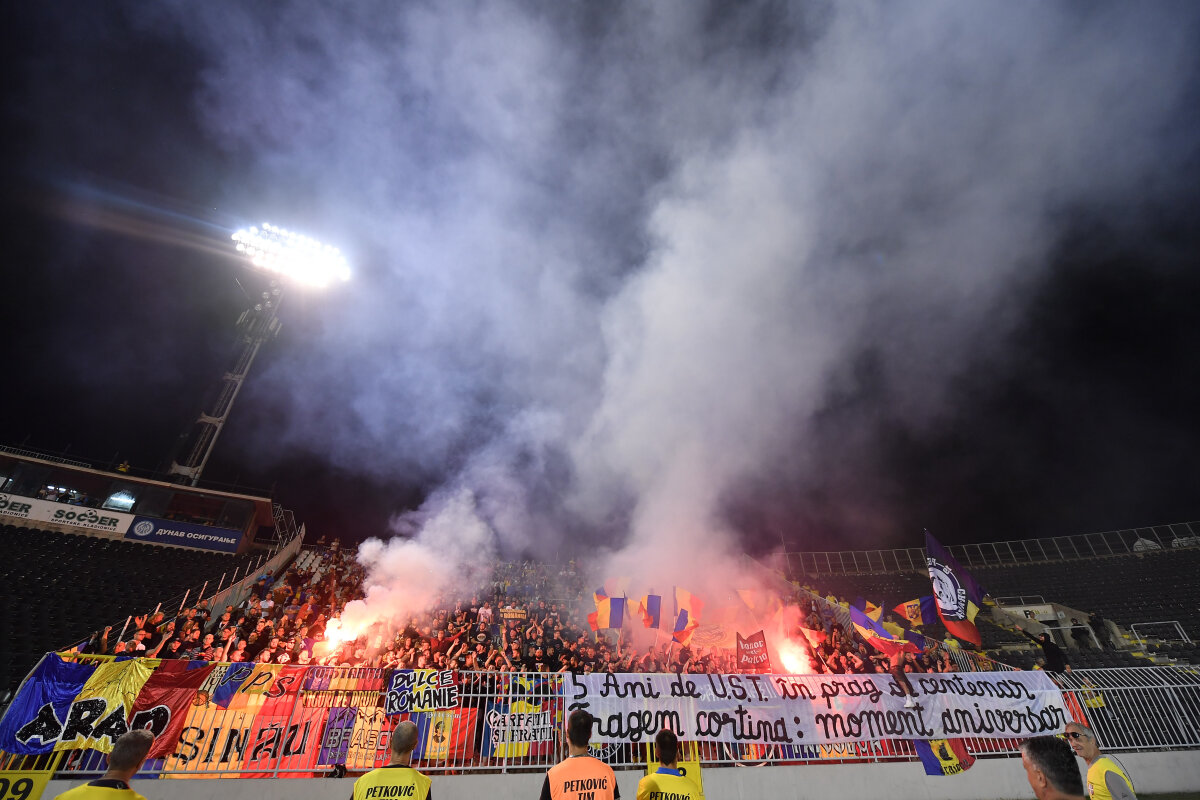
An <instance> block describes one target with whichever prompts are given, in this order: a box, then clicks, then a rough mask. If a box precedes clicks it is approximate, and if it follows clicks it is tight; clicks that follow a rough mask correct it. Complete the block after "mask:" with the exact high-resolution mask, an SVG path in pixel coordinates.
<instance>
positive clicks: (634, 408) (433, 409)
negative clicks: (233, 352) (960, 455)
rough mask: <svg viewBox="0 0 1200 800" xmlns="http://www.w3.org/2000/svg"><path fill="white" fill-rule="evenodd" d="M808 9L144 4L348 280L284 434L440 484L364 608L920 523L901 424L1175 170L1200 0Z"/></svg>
mask: <svg viewBox="0 0 1200 800" xmlns="http://www.w3.org/2000/svg"><path fill="white" fill-rule="evenodd" d="M803 6H804V7H803V8H800V7H797V4H770V3H763V4H741V3H739V4H698V3H654V4H649V5H646V4H626V5H620V6H614V5H612V4H607V5H604V6H600V7H588V6H575V5H570V4H567V5H564V4H554V3H551V4H533V3H515V4H513V3H481V4H476V5H471V4H452V5H444V4H433V5H430V4H406V5H404V6H403V7H401V6H399V5H397V4H394V3H390V2H386V3H378V4H370V3H359V4H353V5H352V7H345V6H344V4H342V5H329V4H320V3H290V4H286V5H284V6H283V7H282V8H273V9H272V10H270V11H269V12H268V10H266V9H260V8H258V7H257V6H246V5H244V4H233V3H229V4H217V5H215V6H214V5H211V4H210V5H206V6H205V8H204V12H203V18H199V17H197V16H196V9H195V8H194V7H193V6H191V5H190V4H179V5H178V6H176V7H175V8H174V10H169V11H161V12H154V13H160V14H162V16H161V17H160V18H152V19H148V20H146V22H145V24H146V25H147V26H150V27H151V28H154V27H158V28H169V29H172V30H176V31H182V32H183V33H184V34H185V35H186V36H187V37H188V38H189V40H190V41H191V42H192V43H193V44H194V46H195V47H197V48H198V49H199V51H200V52H201V53H202V54H203V55H204V60H205V67H204V69H203V71H202V73H201V81H200V83H201V85H200V88H199V91H198V93H197V96H196V98H195V102H196V107H197V110H198V113H199V115H200V118H201V120H202V122H203V124H204V126H205V127H206V130H207V131H208V133H209V135H210V136H212V137H214V138H215V140H216V141H218V142H219V143H220V145H221V146H222V147H223V148H225V149H227V151H228V152H229V153H230V154H231V155H232V156H234V157H236V158H237V159H238V160H239V161H240V162H241V163H244V164H246V165H247V167H246V169H245V171H244V172H243V174H241V175H240V176H239V179H238V180H237V181H236V184H234V183H231V184H230V186H229V189H228V191H229V193H230V197H229V198H227V201H228V202H227V205H236V206H238V207H242V208H248V209H250V208H264V209H271V211H270V213H271V214H273V215H274V217H273V219H272V221H280V222H284V223H285V224H287V225H289V227H295V228H301V227H305V226H307V227H308V228H310V229H311V230H312V232H313V234H314V235H316V236H318V237H320V238H327V239H329V240H332V241H336V242H338V243H339V244H341V245H342V246H343V249H345V250H347V251H348V252H349V254H350V257H351V259H352V260H353V263H354V264H355V265H356V269H357V275H356V277H355V279H354V281H353V282H352V283H351V284H348V285H347V286H346V287H345V288H343V289H341V290H339V291H338V292H337V293H334V294H332V295H329V296H325V297H319V298H317V297H312V298H307V297H305V298H300V299H299V300H292V301H289V300H285V305H286V303H287V302H295V303H298V304H299V305H300V307H301V308H302V309H303V313H304V314H305V315H307V316H308V317H310V318H311V320H310V321H309V322H307V323H306V324H305V325H304V326H303V327H302V333H301V334H299V335H298V336H297V338H296V340H295V342H294V343H295V346H294V347H290V348H289V349H288V350H287V351H286V354H284V355H282V356H280V357H279V358H277V359H276V360H275V361H274V363H273V366H272V369H271V370H270V372H269V373H268V374H266V375H265V376H264V377H263V378H262V379H261V381H260V384H261V388H260V389H259V393H260V396H271V397H283V398H286V400H284V401H281V402H282V405H280V406H278V411H279V415H278V417H279V418H278V421H277V423H276V424H274V425H272V426H266V427H267V430H263V431H262V435H263V437H264V440H265V439H269V446H267V443H266V442H265V441H264V442H260V443H256V445H255V447H254V449H255V450H256V451H257V452H270V453H274V454H281V453H282V454H284V455H286V454H289V453H292V454H317V455H319V456H321V457H322V458H327V459H329V460H331V461H332V462H333V463H335V464H336V465H338V466H339V467H341V468H343V469H345V470H349V471H358V472H361V473H369V474H371V475H372V476H374V477H377V478H381V479H385V480H388V479H393V480H413V479H414V477H415V478H416V479H419V480H421V481H424V482H426V483H427V484H428V485H430V486H432V487H435V488H434V489H433V490H432V491H431V493H430V494H429V496H428V499H427V501H426V502H425V504H424V505H423V506H422V507H421V508H420V509H419V510H418V511H415V512H401V513H398V514H397V517H396V519H395V521H394V525H393V528H394V530H393V531H391V532H389V533H390V534H396V535H394V536H392V538H390V539H389V540H388V541H387V542H386V543H384V542H382V541H379V540H376V541H371V542H368V543H367V544H366V545H364V547H363V548H362V550H361V551H360V560H362V561H363V562H364V563H366V564H369V565H370V566H371V568H372V577H371V581H370V583H371V589H370V591H369V592H368V595H367V598H366V601H365V603H364V604H362V605H361V606H353V607H352V608H351V609H348V610H347V613H346V616H347V619H348V620H349V619H351V618H354V617H355V615H358V616H359V617H361V621H363V622H365V621H367V620H368V619H369V618H371V617H372V615H373V614H377V613H381V609H384V608H391V607H405V608H407V607H406V606H403V603H401V602H400V601H399V600H398V599H397V598H398V597H400V596H405V597H409V598H414V602H415V601H416V600H421V599H424V598H426V597H432V596H434V595H436V594H437V593H438V592H441V591H445V590H447V589H449V588H453V587H458V586H463V587H465V586H467V585H469V584H471V583H473V582H474V581H475V580H476V579H477V576H478V575H479V574H481V572H482V570H483V569H484V568H485V567H486V565H487V564H488V563H489V562H490V561H491V560H493V559H495V558H503V557H513V556H522V555H526V556H536V557H541V558H549V557H558V558H565V557H567V556H569V555H574V554H586V555H587V556H588V563H589V565H590V566H591V567H592V568H594V570H595V574H596V576H597V577H598V578H603V577H604V576H605V575H621V576H628V577H631V578H633V579H634V591H635V592H636V593H639V594H640V593H641V591H645V587H650V586H654V587H655V588H657V589H658V590H659V591H663V592H664V593H665V592H669V586H670V585H671V584H680V585H685V586H688V587H689V588H692V590H693V591H696V592H705V591H710V590H711V591H714V592H715V591H716V589H715V587H716V586H724V587H729V586H731V585H736V584H738V583H741V582H743V581H745V582H748V581H751V580H753V578H752V577H751V576H749V575H747V576H740V575H736V574H734V575H732V576H731V574H730V573H731V572H734V573H736V571H737V567H736V564H737V563H738V562H737V555H738V554H740V553H742V552H745V550H746V548H747V547H748V546H750V547H752V549H755V550H757V551H758V552H762V551H763V550H765V549H768V548H769V547H771V546H773V545H774V544H775V543H777V542H778V541H780V540H781V539H789V540H792V541H796V540H799V539H801V538H803V537H804V536H806V535H807V534H809V533H813V532H833V533H834V534H835V535H836V536H838V537H840V539H841V540H842V541H843V542H845V545H846V546H855V545H861V544H865V543H868V542H874V543H882V542H896V541H898V538H899V536H900V535H901V534H902V533H903V531H901V530H899V529H898V522H897V518H896V514H895V509H896V507H897V505H898V504H900V503H901V502H902V500H903V497H902V494H903V491H904V488H903V487H904V486H905V484H903V483H902V482H900V481H898V479H897V477H896V475H895V474H894V472H893V471H892V470H891V469H890V468H889V465H887V464H882V463H880V459H879V457H878V449H879V439H880V436H881V431H886V430H891V429H894V428H896V427H897V426H899V427H901V428H903V429H904V430H908V431H917V432H920V431H922V430H926V429H929V428H930V427H934V426H937V425H938V424H940V423H941V422H943V421H944V420H945V418H946V415H947V414H948V413H949V410H950V408H949V407H950V405H951V403H952V397H953V392H954V390H955V386H956V384H955V381H956V379H957V377H958V376H960V375H962V374H963V372H964V370H967V369H968V368H971V367H973V366H975V365H978V364H981V363H995V364H1001V365H1002V364H1005V363H1007V362H1009V361H1011V360H1014V359H1015V360H1020V359H1023V358H1026V357H1028V355H1029V354H1027V353H1022V352H1017V351H1014V349H1013V346H1012V339H1011V337H1010V334H1011V332H1012V331H1013V330H1014V327H1015V326H1016V325H1017V324H1018V323H1019V321H1020V320H1021V318H1022V315H1023V314H1024V313H1025V312H1026V310H1027V305H1028V302H1029V298H1030V297H1031V296H1032V294H1033V293H1034V291H1035V290H1036V289H1037V287H1038V286H1039V285H1040V284H1041V282H1042V281H1043V280H1044V279H1045V276H1046V274H1047V271H1048V270H1049V269H1050V265H1051V263H1052V256H1053V254H1054V253H1055V250H1056V248H1057V247H1058V246H1059V244H1060V242H1061V237H1062V234H1063V232H1064V230H1065V229H1066V228H1067V227H1068V226H1069V224H1070V223H1071V222H1072V221H1073V220H1075V219H1078V218H1080V217H1081V216H1087V215H1099V216H1100V217H1103V218H1106V219H1107V218H1115V217H1118V216H1119V217H1122V218H1128V217H1137V215H1139V214H1142V213H1144V211H1145V208H1146V207H1147V204H1148V203H1150V202H1151V201H1165V200H1169V199H1170V197H1171V196H1172V195H1173V194H1174V193H1176V192H1178V191H1180V185H1179V184H1178V183H1177V180H1176V178H1175V175H1176V173H1177V170H1178V167H1179V165H1180V163H1181V160H1182V159H1184V158H1186V157H1187V154H1188V153H1189V152H1191V151H1190V150H1189V148H1190V147H1191V144H1187V145H1186V146H1184V145H1183V144H1181V143H1180V141H1179V139H1178V131H1179V128H1180V125H1181V119H1182V116H1181V115H1182V114H1183V113H1184V109H1185V107H1186V99H1187V91H1189V85H1190V84H1189V83H1188V80H1190V78H1188V76H1191V75H1193V74H1194V71H1195V67H1196V63H1195V61H1196V54H1197V53H1198V52H1200V50H1198V49H1197V48H1196V47H1195V46H1194V45H1195V34H1196V30H1197V16H1198V12H1197V9H1196V8H1195V7H1194V6H1193V5H1191V4H1187V3H1183V4H1174V5H1171V4H1154V5H1152V6H1146V5H1144V4H1140V5H1131V4H1127V3H1102V4H1085V5H1082V6H1081V5H1073V4H1041V3H1039V4H1034V3H991V4H978V3H976V4H970V5H963V4H956V3H921V4H903V5H896V4H844V3H836V4H825V5H815V4H803ZM247 187H254V188H253V189H251V190H247ZM243 433H247V432H245V431H243ZM380 533H381V534H383V533H384V532H380ZM909 533H911V531H909ZM638 587H643V588H641V589H640V590H639V588H638Z"/></svg>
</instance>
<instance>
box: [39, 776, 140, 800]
mask: <svg viewBox="0 0 1200 800" xmlns="http://www.w3.org/2000/svg"><path fill="white" fill-rule="evenodd" d="M116 784H124V781H114V780H106V779H103V778H102V779H100V780H96V781H92V782H91V783H85V784H83V785H82V786H76V787H75V788H74V789H68V790H67V791H65V792H63V793H62V794H60V795H58V797H56V798H55V800H146V798H145V797H143V796H142V795H140V794H138V793H137V792H135V791H134V790H133V789H130V788H129V785H128V784H124V785H123V786H118V785H116Z"/></svg>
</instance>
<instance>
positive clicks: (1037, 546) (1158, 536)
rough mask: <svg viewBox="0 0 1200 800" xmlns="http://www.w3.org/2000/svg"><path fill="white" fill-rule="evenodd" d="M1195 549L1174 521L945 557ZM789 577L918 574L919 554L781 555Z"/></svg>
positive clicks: (994, 561) (1009, 558)
mask: <svg viewBox="0 0 1200 800" xmlns="http://www.w3.org/2000/svg"><path fill="white" fill-rule="evenodd" d="M1178 547H1200V522H1179V523H1172V524H1170V525H1155V526H1153V527H1146V528H1126V529H1122V530H1116V531H1105V532H1102V533H1084V534H1075V535H1071V536H1054V537H1050V538H1047V539H1018V540H1013V541H1006V542H985V543H982V544H965V545H949V546H948V547H947V549H948V550H949V551H950V554H951V555H952V556H954V557H955V558H956V559H958V561H960V562H961V563H962V564H963V566H966V567H988V566H1007V565H1014V564H1030V563H1040V562H1048V561H1050V562H1053V561H1072V560H1077V559H1083V558H1097V557H1100V556H1114V555H1124V554H1128V553H1140V552H1145V551H1147V550H1167V549H1171V548H1178ZM784 556H785V557H786V559H787V563H788V567H789V570H790V571H791V572H792V574H795V575H811V576H819V575H867V574H871V573H881V572H924V571H925V570H926V569H927V567H926V565H925V549H924V548H922V547H908V548H902V549H896V550H843V551H822V552H804V553H795V552H788V553H784Z"/></svg>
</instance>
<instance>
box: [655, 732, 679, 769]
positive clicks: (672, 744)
mask: <svg viewBox="0 0 1200 800" xmlns="http://www.w3.org/2000/svg"><path fill="white" fill-rule="evenodd" d="M654 747H655V748H656V749H657V751H658V763H660V764H674V763H675V762H676V761H678V760H679V737H678V736H676V735H675V731H673V730H671V729H670V728H663V729H662V730H661V731H659V732H658V735H657V736H655V737H654Z"/></svg>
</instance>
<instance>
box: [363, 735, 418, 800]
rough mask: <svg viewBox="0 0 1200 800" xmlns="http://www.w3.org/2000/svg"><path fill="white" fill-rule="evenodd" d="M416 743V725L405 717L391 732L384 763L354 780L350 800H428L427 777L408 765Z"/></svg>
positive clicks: (410, 763)
mask: <svg viewBox="0 0 1200 800" xmlns="http://www.w3.org/2000/svg"><path fill="white" fill-rule="evenodd" d="M416 746H417V725H416V723H414V722H409V721H408V720H405V721H404V722H401V723H400V724H399V725H397V726H396V730H394V731H392V745H391V759H389V760H388V763H387V765H386V766H382V767H379V768H378V769H373V770H371V771H370V772H368V773H367V774H366V775H363V776H362V777H361V778H359V779H358V780H356V781H355V782H354V794H352V795H350V800H377V799H378V800H385V799H386V798H391V797H400V798H404V799H405V800H410V798H411V800H432V798H433V793H432V792H431V791H430V790H429V784H430V780H429V778H427V777H426V776H424V775H422V774H421V773H419V772H417V771H416V770H415V769H413V768H412V752H413V749H414V748H415V747H416Z"/></svg>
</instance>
